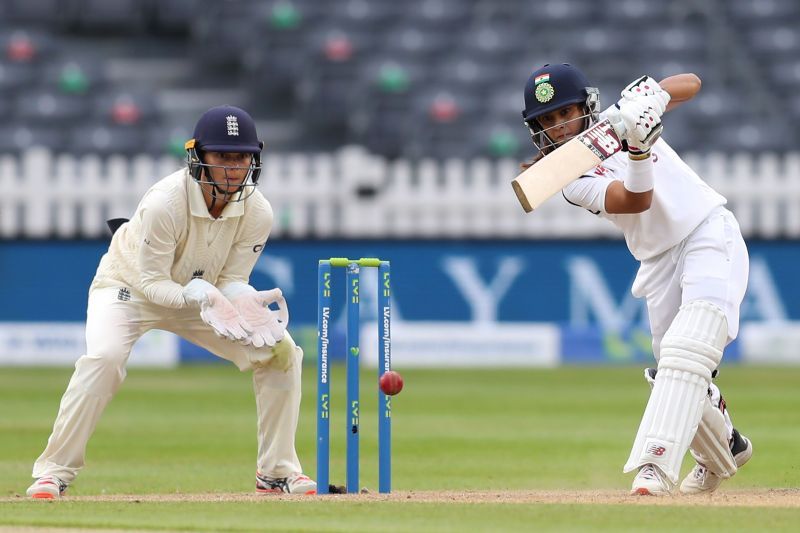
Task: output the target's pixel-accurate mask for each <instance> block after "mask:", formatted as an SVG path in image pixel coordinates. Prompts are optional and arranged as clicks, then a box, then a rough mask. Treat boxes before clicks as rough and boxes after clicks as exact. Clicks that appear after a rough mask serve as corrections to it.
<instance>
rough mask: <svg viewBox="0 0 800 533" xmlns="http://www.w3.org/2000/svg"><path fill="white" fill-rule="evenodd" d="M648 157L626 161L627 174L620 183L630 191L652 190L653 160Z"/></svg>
mask: <svg viewBox="0 0 800 533" xmlns="http://www.w3.org/2000/svg"><path fill="white" fill-rule="evenodd" d="M649 155H650V154H649V152H648V157H646V158H645V159H633V158H631V159H630V160H629V161H628V175H627V176H626V177H625V179H624V180H623V182H622V184H623V185H624V186H625V188H626V189H627V190H629V191H630V192H635V193H641V192H647V191H652V190H653V162H652V161H650V157H649Z"/></svg>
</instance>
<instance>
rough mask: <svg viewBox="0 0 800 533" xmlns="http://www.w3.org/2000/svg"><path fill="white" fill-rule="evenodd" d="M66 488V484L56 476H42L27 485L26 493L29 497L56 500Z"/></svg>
mask: <svg viewBox="0 0 800 533" xmlns="http://www.w3.org/2000/svg"><path fill="white" fill-rule="evenodd" d="M65 490H67V484H66V483H64V482H63V481H61V480H60V479H58V478H57V477H56V476H42V477H40V478H39V479H37V480H36V481H34V482H33V485H31V486H30V487H28V490H27V491H26V494H27V495H28V497H29V498H36V499H38V500H57V499H59V498H60V497H61V496H62V495H63V494H64V491H65Z"/></svg>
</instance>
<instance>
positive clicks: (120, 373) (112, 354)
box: [27, 106, 316, 499]
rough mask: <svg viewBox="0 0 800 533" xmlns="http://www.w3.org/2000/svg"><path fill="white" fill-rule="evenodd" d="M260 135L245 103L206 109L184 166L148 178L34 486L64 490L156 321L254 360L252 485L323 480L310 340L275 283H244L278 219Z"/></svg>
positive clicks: (284, 489) (301, 486)
mask: <svg viewBox="0 0 800 533" xmlns="http://www.w3.org/2000/svg"><path fill="white" fill-rule="evenodd" d="M262 146H263V144H262V143H261V142H260V141H259V140H258V136H257V134H256V127H255V123H254V121H253V119H252V118H251V117H250V115H249V114H247V112H245V111H244V110H242V109H239V108H237V107H232V106H221V107H215V108H212V109H210V110H208V111H207V112H206V113H205V114H203V116H202V117H200V120H199V121H198V122H197V126H196V127H195V131H194V138H193V139H191V140H190V141H188V142H187V143H186V149H187V162H188V165H187V167H186V168H183V169H181V170H179V171H177V172H175V173H173V174H170V175H169V176H167V177H165V178H163V179H162V180H160V181H159V182H158V183H156V184H155V185H154V186H153V187H151V188H150V190H148V191H147V193H145V195H144V198H142V201H141V202H140V203H139V206H138V207H137V209H136V212H135V213H134V215H133V218H132V219H131V220H130V221H128V222H127V223H125V224H123V225H122V226H121V227H120V228H119V229H118V230H117V231H116V232H115V233H114V236H113V238H112V240H111V245H110V246H109V250H108V253H106V254H105V255H104V256H103V258H102V259H101V260H100V265H99V267H98V268H97V274H96V275H95V278H94V280H93V282H92V284H91V287H90V288H89V303H88V309H87V317H86V354H85V355H83V356H82V357H80V358H79V359H78V361H77V363H76V364H75V373H74V374H73V375H72V379H71V380H70V382H69V386H68V387H67V390H66V392H65V393H64V396H63V398H62V399H61V406H60V408H59V410H58V415H57V417H56V421H55V424H54V426H53V433H52V434H51V435H50V439H49V440H48V441H47V447H46V448H45V450H44V452H42V455H41V456H40V457H39V458H38V459H37V460H36V462H35V463H34V465H33V477H34V478H35V479H36V481H35V482H34V483H33V485H31V486H30V488H28V491H27V494H28V496H30V497H32V498H47V499H53V498H59V497H61V495H62V494H63V493H64V491H65V490H66V488H67V487H68V486H69V485H70V484H71V483H72V482H73V481H74V479H75V477H76V476H77V475H78V472H79V471H80V469H81V468H82V467H83V465H84V458H85V455H86V444H87V442H88V440H89V438H90V437H91V435H92V433H93V432H94V429H95V426H96V425H97V421H98V420H99V418H100V415H101V414H102V413H103V409H105V407H106V405H107V404H108V402H109V401H110V400H111V398H112V397H113V396H114V394H115V393H116V392H117V390H118V389H119V387H120V385H121V384H122V381H123V380H124V379H125V365H126V363H127V361H128V356H129V355H130V352H131V348H132V346H133V344H134V343H135V342H136V341H137V340H138V339H139V337H141V336H142V334H144V333H145V332H146V331H148V330H150V329H162V330H166V331H171V332H173V333H176V334H178V335H180V336H181V337H183V338H185V339H186V340H188V341H190V342H192V343H194V344H196V345H198V346H201V347H203V348H206V349H208V350H209V351H211V352H213V353H214V354H216V355H217V356H219V357H222V358H223V359H227V360H229V361H231V362H233V363H234V364H235V365H236V366H237V367H238V368H239V369H240V370H242V371H245V370H252V372H253V387H254V389H255V396H256V407H257V414H258V457H257V471H256V490H257V491H258V492H281V493H300V494H307V493H314V492H316V483H315V482H314V481H312V480H311V479H309V478H308V477H307V476H305V475H303V473H302V468H301V466H300V462H299V460H298V458H297V453H296V452H295V432H296V429H297V420H298V415H299V409H300V370H301V366H302V365H301V363H302V358H303V351H302V349H301V348H299V347H298V346H297V345H296V344H295V342H294V340H292V337H291V336H290V335H289V333H288V332H286V331H285V329H286V325H287V323H288V318H289V316H288V310H287V308H286V303H285V301H284V300H283V296H282V294H281V291H280V289H273V290H270V291H262V292H259V291H256V289H254V288H253V287H252V286H250V285H249V284H248V281H249V278H250V273H251V271H252V270H253V266H254V265H255V263H256V260H257V259H258V257H259V255H260V254H261V250H262V249H263V248H264V244H265V243H266V241H267V237H268V236H269V232H270V230H271V228H272V208H271V207H270V204H269V202H267V200H266V199H265V198H264V196H263V195H262V194H261V193H260V192H259V191H258V190H257V189H256V186H257V184H258V177H259V174H260V172H261V149H262ZM271 304H275V305H277V309H272V308H271V307H270V305H271Z"/></svg>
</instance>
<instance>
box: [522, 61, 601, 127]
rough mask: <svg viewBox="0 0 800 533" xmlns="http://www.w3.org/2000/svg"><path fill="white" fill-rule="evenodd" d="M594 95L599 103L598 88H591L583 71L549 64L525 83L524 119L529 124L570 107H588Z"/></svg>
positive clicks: (567, 64) (563, 65)
mask: <svg viewBox="0 0 800 533" xmlns="http://www.w3.org/2000/svg"><path fill="white" fill-rule="evenodd" d="M591 94H594V95H595V101H596V100H597V99H598V98H597V95H598V92H597V89H595V88H594V87H590V86H589V81H588V80H587V79H586V76H584V75H583V72H581V71H580V70H578V69H577V68H576V67H573V66H572V65H570V64H569V63H560V64H549V63H548V64H546V65H544V66H543V67H541V68H539V69H537V70H536V71H534V73H533V74H531V76H530V78H528V81H527V83H525V109H524V110H523V111H522V118H523V119H524V120H525V122H528V123H530V122H531V121H532V120H533V119H535V118H536V117H539V116H541V115H544V114H545V113H550V112H551V111H555V110H556V109H559V108H561V107H564V106H567V105H570V104H577V103H583V104H586V105H587V106H589V105H590V101H589V100H590V95H591ZM595 107H596V106H595ZM593 111H594V109H591V110H590V112H593Z"/></svg>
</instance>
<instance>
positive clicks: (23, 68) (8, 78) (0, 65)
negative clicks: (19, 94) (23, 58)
mask: <svg viewBox="0 0 800 533" xmlns="http://www.w3.org/2000/svg"><path fill="white" fill-rule="evenodd" d="M40 72H41V68H40V66H39V65H36V64H32V63H12V62H10V61H6V60H5V59H4V58H0V95H3V94H9V95H10V94H11V93H13V92H14V91H16V90H27V89H30V88H31V87H33V86H34V85H35V84H36V82H37V81H38V79H39V76H40Z"/></svg>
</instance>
